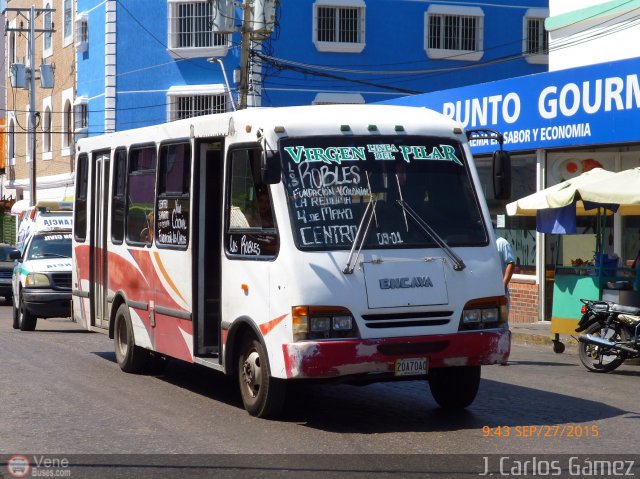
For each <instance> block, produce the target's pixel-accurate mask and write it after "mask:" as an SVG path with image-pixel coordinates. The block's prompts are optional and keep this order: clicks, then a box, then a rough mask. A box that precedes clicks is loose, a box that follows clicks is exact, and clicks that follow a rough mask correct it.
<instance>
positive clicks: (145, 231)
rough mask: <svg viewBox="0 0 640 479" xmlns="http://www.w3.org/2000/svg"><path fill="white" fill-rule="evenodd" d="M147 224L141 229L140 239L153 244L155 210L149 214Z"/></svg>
mask: <svg viewBox="0 0 640 479" xmlns="http://www.w3.org/2000/svg"><path fill="white" fill-rule="evenodd" d="M146 218H147V225H146V226H145V227H144V228H142V231H140V241H144V242H145V243H149V244H151V243H152V242H153V211H152V212H151V213H149V214H147V217H146Z"/></svg>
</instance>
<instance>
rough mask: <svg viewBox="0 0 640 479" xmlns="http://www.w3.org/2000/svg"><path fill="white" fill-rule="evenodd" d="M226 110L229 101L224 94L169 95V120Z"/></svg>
mask: <svg viewBox="0 0 640 479" xmlns="http://www.w3.org/2000/svg"><path fill="white" fill-rule="evenodd" d="M226 111H227V101H226V96H225V95H224V94H221V95H170V96H169V121H174V120H182V119H184V118H191V117H194V116H201V115H209V114H212V113H224V112H226Z"/></svg>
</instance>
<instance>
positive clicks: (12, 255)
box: [9, 249, 22, 261]
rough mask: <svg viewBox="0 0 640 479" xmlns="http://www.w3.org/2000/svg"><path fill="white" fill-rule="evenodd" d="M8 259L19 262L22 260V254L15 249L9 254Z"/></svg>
mask: <svg viewBox="0 0 640 479" xmlns="http://www.w3.org/2000/svg"><path fill="white" fill-rule="evenodd" d="M9 259H12V260H14V261H15V260H18V261H20V260H22V254H21V253H20V251H18V250H17V249H14V250H13V251H11V252H10V253H9Z"/></svg>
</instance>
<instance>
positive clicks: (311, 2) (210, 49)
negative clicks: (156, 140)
mask: <svg viewBox="0 0 640 479" xmlns="http://www.w3.org/2000/svg"><path fill="white" fill-rule="evenodd" d="M252 5H254V8H255V9H257V10H256V11H253V10H252V11H251V12H250V13H251V14H245V12H244V9H243V8H242V5H240V6H238V5H234V2H233V1H232V0H216V1H193V0H190V1H189V0H117V1H116V0H77V13H76V22H75V23H76V47H77V51H78V54H77V55H78V56H77V99H76V101H75V103H76V105H75V119H76V124H75V130H76V133H79V134H80V136H82V135H95V134H100V133H103V132H109V131H116V130H125V129H130V128H135V127H140V126H146V125H150V124H156V123H162V122H165V121H171V120H174V119H178V118H184V117H188V116H193V115H198V114H203V113H210V112H211V113H216V112H221V111H226V110H230V109H232V108H233V104H235V103H238V101H239V96H238V90H239V88H240V87H241V86H242V85H241V84H240V79H241V77H242V76H241V75H240V70H241V65H242V64H243V63H244V62H243V61H242V60H243V55H242V48H241V42H242V36H241V34H240V33H239V28H240V27H241V26H242V25H243V23H244V25H245V28H249V29H251V30H252V31H253V32H254V33H253V35H252V40H253V41H252V42H251V44H250V47H251V48H250V49H249V55H248V58H249V61H248V62H247V63H246V64H247V65H248V70H247V72H248V73H247V76H246V77H248V82H247V85H246V87H247V90H248V93H247V101H246V103H247V104H248V105H249V106H261V105H262V106H285V105H299V104H312V103H317V104H320V103H371V102H377V101H382V100H387V99H392V98H395V97H401V96H406V95H411V94H419V93H425V92H430V91H436V90H442V89H445V88H451V87H457V86H463V85H467V84H471V83H478V82H485V81H491V80H497V79H503V78H510V77H515V76H521V75H527V74H532V73H538V72H543V71H546V69H547V54H546V50H547V35H546V31H545V30H544V19H545V18H546V17H547V16H548V10H547V6H548V2H547V0H527V2H519V1H514V0H496V1H494V2H492V3H491V4H485V3H480V2H473V1H457V2H451V3H447V2H437V3H436V2H426V1H415V0H369V1H365V0H295V1H294V0H288V1H279V2H278V1H276V0H261V1H254V2H253V4H252ZM271 7H275V8H274V9H273V10H272V9H271ZM270 25H271V26H272V27H273V31H272V32H271V33H267V32H270V30H271V29H270V28H269V26H270ZM225 75H226V76H227V78H228V80H225Z"/></svg>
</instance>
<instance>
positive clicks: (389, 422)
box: [0, 306, 640, 454]
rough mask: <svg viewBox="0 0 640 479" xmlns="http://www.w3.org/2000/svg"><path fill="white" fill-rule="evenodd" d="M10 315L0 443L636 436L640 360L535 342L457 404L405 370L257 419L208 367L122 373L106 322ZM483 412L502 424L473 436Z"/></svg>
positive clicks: (531, 449)
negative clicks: (26, 322)
mask: <svg viewBox="0 0 640 479" xmlns="http://www.w3.org/2000/svg"><path fill="white" fill-rule="evenodd" d="M10 316H11V311H10V308H9V307H8V306H0V365H1V367H0V388H1V389H0V418H2V420H1V421H0V454H16V453H50V454H85V453H90V454H93V453H109V454H114V453H203V454H209V453H217V454H225V453H234V454H235V453H264V454H271V453H285V452H286V453H295V454H318V453H324V454H330V453H353V454H363V453H366V454H371V453H374V454H386V453H394V454H404V453H407V454H414V453H421V454H425V453H452V452H455V453H500V454H508V453H514V454H515V453H603V452H605V453H606V452H614V451H623V452H635V450H634V451H629V448H630V447H631V445H633V447H634V448H635V447H637V444H638V438H639V437H640V433H639V432H638V421H639V419H640V401H638V381H639V380H640V367H638V366H623V367H622V368H620V369H619V370H618V371H617V372H616V373H614V374H607V375H597V374H593V373H588V372H587V371H586V370H585V369H584V368H583V367H582V366H581V365H580V364H579V360H578V357H577V355H576V354H575V353H573V352H569V353H565V354H563V355H555V354H553V353H552V352H551V351H550V350H549V348H547V347H542V346H520V345H515V346H514V348H513V349H514V350H513V354H512V361H511V364H510V365H509V366H508V367H499V366H493V367H487V368H484V369H483V380H482V384H481V387H480V392H479V395H478V397H477V399H476V401H475V403H474V404H473V405H472V406H471V407H470V408H469V409H468V410H467V411H466V412H464V413H462V414H455V415H454V414H450V413H449V414H448V413H445V412H443V411H442V410H440V409H438V408H437V406H436V404H435V402H434V401H433V399H432V398H431V395H430V393H429V392H428V388H427V386H426V385H425V384H424V383H423V382H418V381H414V382H405V383H396V384H389V383H387V384H376V385H370V386H366V387H356V386H346V385H340V386H335V385H312V386H309V385H307V386H303V387H298V388H296V390H295V391H294V394H292V395H291V396H290V398H289V402H288V410H287V413H286V415H285V416H284V418H283V419H282V420H281V421H266V420H261V419H256V418H253V417H250V416H249V415H248V414H247V413H246V412H245V411H244V409H243V408H242V403H241V400H240V397H239V393H238V390H237V387H236V385H235V384H234V383H233V382H232V381H230V380H227V379H225V378H223V377H222V376H220V375H218V374H217V373H214V372H212V371H209V370H207V369H204V368H200V367H193V366H191V365H187V364H183V363H180V362H171V363H170V364H169V367H168V368H167V371H166V373H165V374H164V375H163V376H158V377H153V376H142V375H129V374H125V373H123V372H121V371H120V370H119V368H118V366H117V365H116V363H115V357H114V353H113V347H112V342H111V340H109V338H108V337H107V336H106V335H103V334H99V333H88V332H84V331H81V330H80V329H79V328H78V326H77V325H76V324H74V323H72V322H70V321H69V320H64V319H59V320H47V321H45V320H39V324H38V327H37V330H36V331H35V332H31V333H30V332H21V331H16V330H13V329H12V328H11V319H10ZM556 425H557V426H558V428H557V429H556V428H552V427H547V428H543V427H545V426H556ZM485 426H488V427H490V428H496V427H498V426H508V427H509V429H506V428H503V429H501V432H502V433H503V434H502V436H496V435H491V436H490V437H484V435H485V433H483V427H485ZM532 427H535V429H532ZM540 428H543V429H542V432H541V435H540V436H538V432H537V431H538V430H540ZM485 431H486V430H485ZM493 431H495V429H493ZM506 432H508V437H506ZM570 432H573V435H574V436H575V435H578V434H580V435H581V436H582V437H568V436H569V434H570ZM561 435H562V436H563V437H560V436H561ZM587 435H588V437H587ZM595 435H597V437H594V436H595ZM545 436H547V437H545Z"/></svg>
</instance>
